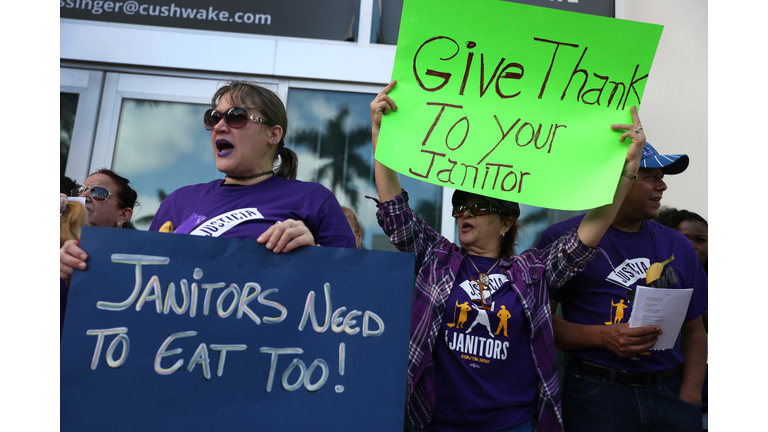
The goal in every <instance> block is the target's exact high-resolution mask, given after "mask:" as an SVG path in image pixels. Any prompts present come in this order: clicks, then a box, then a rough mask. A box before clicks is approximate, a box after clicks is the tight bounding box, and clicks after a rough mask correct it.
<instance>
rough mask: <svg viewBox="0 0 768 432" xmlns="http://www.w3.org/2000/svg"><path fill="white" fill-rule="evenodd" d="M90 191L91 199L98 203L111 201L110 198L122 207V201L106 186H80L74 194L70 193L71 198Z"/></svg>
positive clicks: (74, 190) (73, 191) (73, 190)
mask: <svg viewBox="0 0 768 432" xmlns="http://www.w3.org/2000/svg"><path fill="white" fill-rule="evenodd" d="M88 189H90V190H91V192H90V195H91V199H92V200H94V201H96V202H104V201H106V200H108V199H109V197H114V198H115V200H116V201H117V202H119V203H120V205H125V204H123V202H122V201H120V200H119V199H118V198H117V196H115V195H113V194H112V192H110V191H109V189H107V188H105V187H104V186H86V185H80V186H78V187H76V188H74V189H72V192H71V193H70V196H72V197H78V196H80V195H82V194H83V192H85V191H87V190H88Z"/></svg>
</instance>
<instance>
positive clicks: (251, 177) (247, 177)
mask: <svg viewBox="0 0 768 432" xmlns="http://www.w3.org/2000/svg"><path fill="white" fill-rule="evenodd" d="M267 174H272V170H269V171H264V172H260V173H258V174H251V175H247V176H233V175H229V174H227V176H226V177H227V178H231V179H232V180H241V181H242V180H252V179H255V178H259V177H261V176H265V175H267ZM489 271H490V270H489Z"/></svg>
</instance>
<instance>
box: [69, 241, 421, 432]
mask: <svg viewBox="0 0 768 432" xmlns="http://www.w3.org/2000/svg"><path fill="white" fill-rule="evenodd" d="M80 245H81V246H82V247H83V248H84V249H85V250H87V251H88V255H89V262H88V269H87V270H85V271H82V272H81V271H76V272H75V274H74V275H73V277H72V284H71V286H70V295H69V300H68V304H67V312H66V315H65V322H64V330H63V335H62V341H61V430H62V431H81V430H110V431H137V430H147V431H149V430H189V431H198V430H199V431H202V430H252V429H253V430H343V429H344V428H345V427H346V426H348V425H350V424H354V425H356V426H357V427H359V428H362V429H365V430H376V429H378V428H382V427H383V428H384V430H395V429H397V428H401V427H402V424H403V414H404V410H403V406H404V404H405V385H406V365H407V360H408V353H407V347H408V334H409V328H408V325H409V322H410V304H411V292H412V288H413V265H414V257H413V255H412V254H408V253H396V252H376V251H359V250H356V249H337V248H327V247H304V248H301V249H300V250H296V251H293V252H291V253H289V254H275V253H273V252H270V251H267V250H266V249H264V246H262V245H260V244H258V243H256V242H255V241H251V240H241V239H230V238H207V237H197V236H185V235H170V234H163V233H153V232H137V231H132V230H115V229H105V228H94V227H86V228H85V229H84V230H83V236H82V239H81V242H80Z"/></svg>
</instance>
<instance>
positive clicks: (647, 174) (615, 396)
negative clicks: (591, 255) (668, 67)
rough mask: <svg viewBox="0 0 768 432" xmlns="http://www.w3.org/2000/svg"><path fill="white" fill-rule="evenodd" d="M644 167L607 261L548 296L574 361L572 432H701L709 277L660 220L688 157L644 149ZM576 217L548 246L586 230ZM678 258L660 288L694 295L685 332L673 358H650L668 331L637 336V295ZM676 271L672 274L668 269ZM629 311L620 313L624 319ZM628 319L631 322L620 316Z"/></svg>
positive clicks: (567, 414)
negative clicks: (667, 178)
mask: <svg viewBox="0 0 768 432" xmlns="http://www.w3.org/2000/svg"><path fill="white" fill-rule="evenodd" d="M640 166H641V168H640V170H639V172H638V174H637V179H635V180H634V182H633V184H632V187H631V189H630V191H629V194H628V195H627V198H626V199H625V200H624V203H623V204H622V206H621V208H620V209H619V212H618V214H617V215H616V217H615V218H614V220H613V223H612V225H611V227H609V228H608V231H607V232H606V234H605V235H604V236H603V238H602V239H601V240H600V244H599V248H600V249H601V250H602V251H603V254H598V255H597V257H596V258H595V259H594V260H592V261H590V262H589V263H588V264H587V266H586V268H585V269H584V271H582V272H581V273H579V274H578V275H576V276H574V277H573V278H572V279H570V280H569V281H568V282H566V283H565V285H563V287H562V288H561V289H560V290H558V291H557V292H555V293H553V294H551V295H550V297H551V299H552V303H551V305H552V310H556V309H557V306H558V304H559V305H561V307H562V313H563V318H561V317H558V316H553V326H554V331H555V343H556V347H557V348H559V349H562V350H565V352H566V362H565V363H566V364H565V377H564V380H563V391H562V403H563V419H564V422H565V429H566V430H567V431H575V432H580V431H590V432H600V431H606V432H613V431H618V430H620V431H638V432H639V431H646V430H653V431H663V430H668V431H701V430H702V421H701V411H700V409H701V408H700V405H701V387H702V383H703V381H704V374H705V370H706V369H705V367H706V358H707V335H706V332H705V331H704V325H703V322H702V320H701V314H702V313H703V312H705V311H706V310H707V309H708V307H707V286H708V285H707V275H706V274H705V272H704V269H703V267H702V266H701V264H700V263H699V261H698V258H697V256H696V253H695V251H694V249H693V247H692V246H691V243H690V242H689V241H688V240H687V239H686V238H685V236H683V235H682V234H680V233H679V232H677V231H675V230H673V229H670V228H667V227H665V226H662V225H661V224H659V223H656V222H655V221H652V220H651V219H653V218H654V217H656V216H657V214H658V211H659V206H660V201H661V197H662V194H663V192H664V191H665V190H666V189H667V186H666V184H665V183H664V180H663V178H664V175H665V174H679V173H681V172H683V171H684V170H685V169H686V168H687V166H688V156H686V155H660V154H659V153H658V152H656V150H655V149H654V148H653V147H651V145H650V144H648V143H646V144H645V147H644V149H643V158H642V161H641V164H640ZM582 219H583V216H575V217H572V218H570V219H568V220H565V221H563V222H560V223H558V224H555V225H553V226H551V227H549V228H548V229H547V230H546V231H545V232H544V234H543V235H542V237H541V239H540V240H539V243H538V244H537V247H545V246H546V245H548V244H550V243H551V242H552V241H554V240H555V239H557V238H558V237H560V236H561V235H562V233H564V232H568V231H569V230H570V229H572V227H574V226H576V225H578V224H579V223H580V222H581V220H582ZM671 256H674V259H673V260H672V261H671V262H670V263H668V264H666V266H665V270H666V271H665V272H664V273H663V277H662V279H660V280H663V281H664V284H659V283H658V282H659V281H656V283H655V284H654V285H662V286H657V287H664V288H672V289H675V288H693V295H692V297H691V301H690V304H689V306H688V309H687V311H686V314H685V317H684V324H683V326H682V330H681V332H680V334H679V335H678V336H677V341H676V342H675V345H674V347H673V348H672V349H667V350H652V349H651V348H652V347H653V346H654V344H655V343H656V341H657V340H658V336H659V335H660V328H659V327H657V326H643V327H635V328H629V325H628V323H627V321H628V320H629V317H630V316H631V314H632V300H633V299H634V296H633V294H634V290H635V289H636V287H637V286H648V285H649V283H648V282H646V273H647V271H648V269H649V267H650V266H651V264H653V263H657V262H658V263H660V262H664V261H665V260H667V259H668V258H670V257H671ZM669 269H671V270H669ZM620 308H621V310H620ZM622 311H623V317H621V319H619V318H620V315H621V313H622Z"/></svg>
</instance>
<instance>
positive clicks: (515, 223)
mask: <svg viewBox="0 0 768 432" xmlns="http://www.w3.org/2000/svg"><path fill="white" fill-rule="evenodd" d="M499 216H501V217H502V218H503V217H509V218H512V226H511V227H510V228H509V230H507V232H506V233H505V234H504V237H502V238H501V253H502V255H506V256H507V257H508V258H511V257H513V256H515V246H516V244H515V242H516V241H517V232H518V230H519V229H520V220H519V219H517V218H516V217H514V216H510V215H508V214H504V213H502V214H500V215H499Z"/></svg>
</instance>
